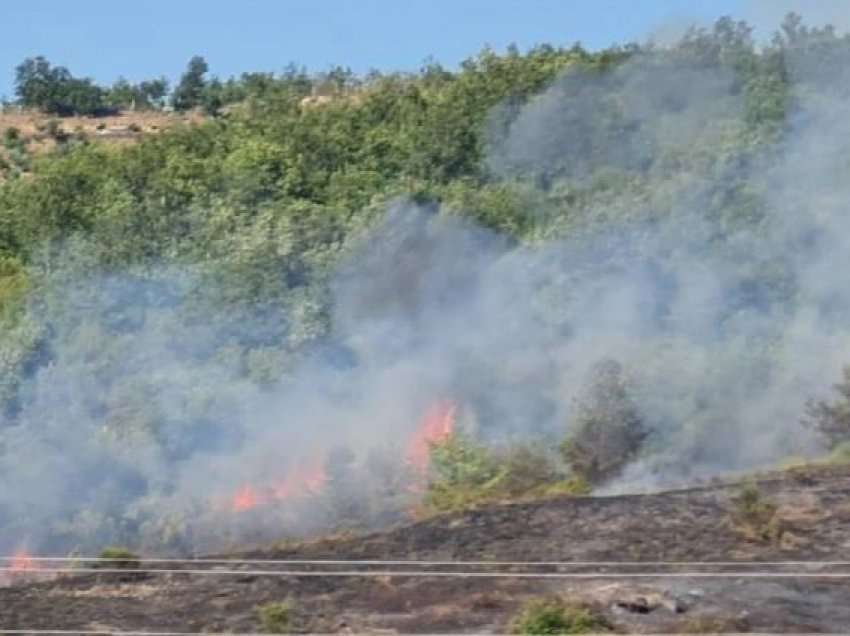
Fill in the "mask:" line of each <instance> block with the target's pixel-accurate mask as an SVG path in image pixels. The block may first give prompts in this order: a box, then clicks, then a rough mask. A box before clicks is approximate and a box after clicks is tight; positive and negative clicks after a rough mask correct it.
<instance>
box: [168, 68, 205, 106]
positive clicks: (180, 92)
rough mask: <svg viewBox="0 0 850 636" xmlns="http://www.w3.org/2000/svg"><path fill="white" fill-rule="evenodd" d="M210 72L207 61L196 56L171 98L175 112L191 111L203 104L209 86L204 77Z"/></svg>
mask: <svg viewBox="0 0 850 636" xmlns="http://www.w3.org/2000/svg"><path fill="white" fill-rule="evenodd" d="M207 71H209V66H208V65H207V62H206V60H204V58H203V57H201V56H200V55H196V56H195V57H193V58H192V59H191V60H189V64H188V66H187V67H186V72H185V73H183V75H182V76H181V77H180V82H179V83H178V84H177V86H176V87H175V89H174V93H173V94H172V96H171V103H172V105H173V106H174V109H175V110H181V111H182V110H190V109H192V108H196V107H198V106H200V105H201V104H202V100H203V97H204V88H205V87H206V85H207V82H206V80H205V79H204V75H206V73H207Z"/></svg>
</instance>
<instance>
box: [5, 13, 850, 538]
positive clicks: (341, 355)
mask: <svg viewBox="0 0 850 636" xmlns="http://www.w3.org/2000/svg"><path fill="white" fill-rule="evenodd" d="M847 62H850V37H848V36H845V35H840V34H838V33H836V31H835V29H833V28H831V27H829V26H824V27H811V26H807V25H806V24H805V22H804V21H803V19H802V18H800V16H797V15H795V14H789V15H788V16H787V17H786V18H785V20H784V22H783V23H782V24H781V25H780V26H779V28H778V29H777V30H776V32H775V34H774V35H773V37H772V38H771V39H770V40H769V41H768V42H766V43H757V42H755V40H754V38H753V32H752V28H751V27H750V26H749V25H747V24H745V23H743V22H738V21H735V20H733V19H731V18H722V19H720V20H718V21H717V22H716V23H715V24H714V25H713V27H711V28H693V29H691V30H689V31H688V32H687V33H686V34H685V35H684V36H683V37H682V38H681V39H680V40H679V41H678V42H676V43H675V44H671V45H667V46H659V45H651V44H624V45H622V46H617V47H612V48H609V49H606V50H601V51H588V50H586V49H585V48H583V47H582V46H580V45H578V44H576V45H572V46H567V47H559V46H551V45H545V44H543V45H538V46H536V47H534V48H531V49H529V50H527V51H520V50H519V49H518V48H516V47H511V48H509V49H508V50H506V51H503V52H497V51H493V50H489V49H485V50H482V51H481V52H480V53H478V54H477V55H474V56H472V57H470V58H469V59H467V60H466V61H464V62H463V63H462V64H461V65H460V66H459V68H457V69H447V68H444V67H442V66H440V65H439V64H437V63H432V62H428V63H426V64H424V65H423V67H422V68H421V69H420V70H419V71H418V72H414V73H383V72H377V71H376V72H373V73H370V74H368V75H366V76H357V75H355V74H353V73H351V72H350V71H347V70H346V69H344V68H343V67H339V68H336V69H332V70H330V71H329V72H327V73H321V74H308V73H307V72H305V71H303V70H300V69H299V68H298V67H297V66H294V65H290V66H288V67H286V68H285V70H283V71H282V72H280V73H250V72H249V73H245V74H243V75H242V76H240V77H235V78H230V79H226V80H221V79H219V78H216V77H212V78H210V77H209V76H208V68H207V65H206V63H205V62H204V60H203V58H201V57H197V58H193V60H192V61H191V62H190V63H189V66H188V68H187V71H186V74H185V75H184V76H183V78H182V79H181V81H180V82H179V83H178V84H177V85H176V86H175V88H174V90H173V91H170V92H169V89H168V83H167V82H166V81H165V80H163V79H155V80H150V81H147V82H142V83H140V84H138V85H133V84H130V83H129V82H127V81H126V80H121V81H120V82H118V83H116V85H114V86H112V87H99V86H97V85H96V84H94V83H93V82H92V81H91V80H87V79H80V78H77V77H75V76H73V75H71V73H70V72H69V71H68V70H67V69H65V68H63V67H56V66H52V65H51V64H50V62H48V61H47V60H45V59H44V58H33V59H30V60H26V61H25V62H23V63H22V64H21V65H20V66H19V67H18V68H17V71H16V79H17V88H18V92H17V98H18V104H19V106H20V107H23V108H28V109H35V110H40V111H43V112H44V113H45V114H46V115H49V116H55V117H57V118H58V120H57V121H58V122H59V125H61V121H62V119H61V118H62V117H63V116H66V115H72V114H73V115H91V116H97V115H98V114H102V113H106V112H111V111H114V110H116V109H117V110H123V109H127V108H130V107H132V108H136V109H145V108H150V109H162V108H164V107H166V106H167V105H169V106H168V107H169V108H173V109H174V110H176V111H181V110H188V109H200V110H201V111H203V113H204V118H203V121H202V122H200V123H193V124H187V125H180V126H175V127H174V128H171V129H169V130H166V131H163V132H160V133H158V134H154V135H146V136H144V137H143V138H142V139H141V140H139V141H138V143H133V144H127V145H120V146H110V145H105V144H101V143H98V142H97V140H96V139H90V138H87V137H86V136H85V135H64V136H62V137H61V138H60V139H59V140H58V142H57V145H56V147H55V149H53V150H52V151H51V152H49V153H42V154H38V153H31V152H29V151H28V146H27V144H28V142H27V139H26V138H22V137H21V135H20V134H19V132H18V131H16V130H12V129H7V130H5V131H0V134H2V146H3V148H2V151H0V325H2V330H0V483H2V484H4V488H3V490H2V492H0V547H2V548H3V549H6V550H7V552H6V553H9V551H14V550H16V549H28V550H39V549H46V548H52V549H54V550H58V551H61V550H64V551H72V550H80V551H83V552H91V551H92V550H98V549H100V548H102V547H104V546H107V545H126V546H128V547H133V548H138V547H140V546H142V547H144V548H145V549H147V550H150V551H166V552H167V551H184V552H189V551H194V550H203V549H216V548H220V547H222V546H226V545H230V544H231V543H233V542H240V541H252V540H262V539H268V538H280V537H284V536H288V535H290V534H292V535H297V534H303V533H306V532H316V531H327V530H351V529H353V530H359V529H364V528H372V527H378V526H383V525H386V524H388V523H392V522H394V521H398V520H399V519H405V518H409V517H410V516H411V515H412V516H414V517H415V516H416V515H423V514H432V513H434V512H440V511H443V510H451V509H456V508H459V507H465V506H468V505H475V503H476V502H480V501H485V500H488V501H489V500H504V499H510V498H515V497H523V496H550V495H552V496H554V495H561V494H581V493H586V492H589V491H591V490H592V491H595V492H600V493H605V492H623V491H628V490H630V489H635V488H646V489H651V488H656V487H665V486H669V485H673V484H681V483H692V482H693V481H694V480H699V479H707V478H710V477H713V476H715V475H718V474H723V473H724V472H726V471H747V470H755V469H759V468H763V467H766V466H775V465H778V464H780V463H782V462H787V461H803V460H806V461H814V460H815V459H816V458H820V457H823V456H824V455H825V454H826V453H829V452H832V454H833V455H832V456H833V457H838V456H841V455H842V453H843V455H847V452H846V446H843V445H844V444H846V442H848V441H850V389H848V388H847V387H848V386H850V375H845V376H843V377H842V368H843V366H844V364H846V363H848V362H850V350H848V348H847V347H848V345H850V289H846V282H845V281H844V279H843V278H842V276H843V275H844V271H846V270H845V268H844V267H843V266H844V265H847V264H850V263H848V256H847V255H848V254H850V250H848V249H847V248H848V247H850V225H848V222H847V220H846V219H847V218H848V217H847V214H846V206H847V201H848V200H850V199H848V198H847V195H848V194H850V179H847V176H848V173H847V171H848V167H850V142H848V141H847V140H848V139H850V137H848V135H847V134H846V133H847V132H850V131H848V130H847V128H848V127H850V118H848V117H847V115H848V114H850V101H848V97H850V96H848V94H847V93H848V89H847V87H848V86H850V83H848V82H847V80H848V76H847V74H848V71H847V70H846V69H848V68H850V65H848V64H847ZM836 382H841V383H842V384H841V385H840V386H839V389H843V390H841V391H839V392H838V393H837V394H836V393H834V392H833V391H832V385H833V384H835V383H836ZM423 449H424V450H423ZM423 453H425V454H426V455H428V458H426V459H424V460H423V459H422V458H421V455H422V454H423ZM422 472H425V473H427V475H426V476H424V477H422V475H420V473H422ZM246 484H248V485H246ZM6 485H9V487H8V488H6V487H5V486H6ZM294 491H298V492H295V494H294V495H293V494H292V493H293V492H294Z"/></svg>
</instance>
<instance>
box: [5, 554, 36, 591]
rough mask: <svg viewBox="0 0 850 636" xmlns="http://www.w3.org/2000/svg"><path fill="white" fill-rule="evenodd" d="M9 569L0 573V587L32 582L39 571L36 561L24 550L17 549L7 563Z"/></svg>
mask: <svg viewBox="0 0 850 636" xmlns="http://www.w3.org/2000/svg"><path fill="white" fill-rule="evenodd" d="M7 567H8V568H9V569H8V571H6V572H0V587H3V586H6V585H12V584H14V583H16V582H27V581H31V580H33V578H34V576H35V575H36V574H37V573H38V572H39V571H40V570H41V566H40V565H39V563H38V561H36V560H35V558H34V557H33V556H32V555H31V554H30V553H29V552H28V551H27V550H25V549H19V550H18V551H17V552H15V553H14V554H13V555H12V558H11V559H10V560H9V562H8V566H7Z"/></svg>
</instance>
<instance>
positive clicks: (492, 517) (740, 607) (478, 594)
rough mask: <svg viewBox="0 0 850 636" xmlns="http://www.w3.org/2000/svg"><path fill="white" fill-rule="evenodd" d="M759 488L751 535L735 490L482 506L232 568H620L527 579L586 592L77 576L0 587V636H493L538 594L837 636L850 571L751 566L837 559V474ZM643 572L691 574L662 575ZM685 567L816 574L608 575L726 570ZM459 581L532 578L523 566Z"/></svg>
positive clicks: (849, 613)
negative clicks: (277, 632)
mask: <svg viewBox="0 0 850 636" xmlns="http://www.w3.org/2000/svg"><path fill="white" fill-rule="evenodd" d="M759 487H760V489H761V491H762V492H763V493H764V495H765V497H766V498H767V499H768V500H770V501H772V502H775V504H776V505H777V508H776V512H775V515H774V516H773V517H772V518H770V519H768V518H767V517H765V518H764V519H758V520H756V521H754V522H750V521H749V520H748V518H746V517H742V516H741V508H740V506H739V505H738V504H737V503H736V497H737V496H738V494H739V493H740V485H728V484H727V485H717V486H711V487H703V488H695V489H689V490H680V491H674V492H665V493H658V494H649V495H628V496H612V497H581V498H557V499H550V500H546V501H537V502H531V503H516V504H504V505H499V506H489V507H486V508H482V509H479V510H473V511H468V512H464V513H458V514H452V515H445V516H440V517H435V518H431V519H428V520H425V521H421V522H418V523H415V524H411V525H407V526H404V527H399V528H395V529H391V530H388V531H386V532H381V533H375V534H371V535H368V536H363V537H357V538H345V539H339V538H337V539H325V540H320V541H314V542H310V543H303V544H300V545H292V546H286V547H281V548H277V549H271V548H269V549H265V550H255V551H252V552H247V553H244V554H240V555H239V557H241V558H250V559H293V558H299V559H398V560H414V559H415V560H429V561H434V560H447V561H450V560H467V561H469V560H476V561H479V560H480V561H496V560H498V561H536V562H544V561H545V562H553V561H571V562H576V561H622V562H628V564H624V565H619V566H613V565H612V566H608V567H607V570H606V569H600V568H599V567H590V566H577V565H576V566H571V567H569V568H567V567H565V566H557V565H552V564H550V565H547V566H539V567H537V568H535V569H534V572H545V573H550V574H551V573H557V572H566V571H570V572H579V571H580V572H588V573H589V572H593V573H595V574H599V577H598V578H590V579H578V580H577V579H569V578H565V579H556V578H549V579H529V578H447V577H446V578H428V577H412V576H404V575H394V576H389V575H386V576H376V577H371V578H331V577H299V576H264V575H262V574H259V573H257V572H255V571H251V570H257V569H262V567H261V566H231V567H228V569H231V570H232V569H235V568H237V567H238V568H241V569H243V570H245V571H244V572H243V573H240V574H239V575H236V576H234V575H227V576H198V575H192V574H186V573H171V574H146V573H128V574H114V573H90V574H88V573H87V574H80V575H73V576H68V577H66V578H62V579H58V580H54V581H50V582H42V583H35V584H28V585H20V584H19V585H15V586H12V587H9V588H5V589H0V633H2V631H3V629H66V630H74V629H104V630H116V631H117V630H120V631H131V630H144V631H184V632H185V631H211V632H212V631H231V632H251V631H258V630H260V624H259V620H258V616H257V611H256V608H257V606H259V605H262V604H264V603H268V602H273V601H283V600H288V601H289V602H290V603H291V605H292V607H293V611H294V615H295V618H294V620H295V628H296V629H298V630H301V631H308V630H309V631H314V632H340V631H347V632H352V631H354V632H381V633H395V632H398V633H403V632H407V633H409V632H420V633H435V632H453V633H458V632H479V633H480V632H496V633H499V632H504V631H505V630H506V626H507V624H508V622H509V620H510V617H511V616H512V615H513V614H514V613H515V612H516V611H517V609H518V608H519V607H520V606H521V605H522V604H523V603H524V602H525V601H527V600H528V599H530V598H534V597H540V596H559V597H562V598H563V599H565V600H566V601H568V602H576V603H585V604H589V605H590V606H592V607H593V608H595V610H596V611H598V612H599V613H601V614H602V615H604V616H605V618H606V620H607V621H608V623H609V624H610V625H611V628H612V629H613V630H615V631H617V632H620V633H653V632H654V633H658V632H666V633H673V632H679V633H681V632H690V633H695V632H710V631H727V632H746V631H753V632H762V633H764V632H774V633H781V632H797V633H799V632H833V633H834V632H842V631H845V632H846V631H847V629H848V626H850V578H847V579H842V578H828V577H826V576H822V575H824V574H827V573H830V572H831V573H835V572H850V567H847V568H844V569H841V568H840V567H839V566H832V567H830V568H825V567H820V568H818V567H814V566H783V567H779V566H775V565H763V566H757V565H752V562H753V561H760V562H770V561H786V562H787V561H797V560H799V561H825V560H841V559H842V558H847V557H846V556H845V555H850V550H848V548H850V468H847V467H842V468H818V469H800V470H795V471H791V472H787V473H783V474H775V475H769V476H766V477H764V478H763V479H761V480H760V481H759ZM231 556H232V555H231ZM652 561H667V562H669V561H685V562H688V564H682V565H677V566H672V565H667V566H659V565H656V564H651V563H649V562H652ZM697 561H739V562H742V563H749V564H750V565H739V566H726V568H725V570H726V571H730V570H731V571H735V572H739V571H741V570H742V569H745V568H746V569H747V571H748V572H751V573H759V572H762V571H770V572H785V573H798V572H801V571H806V572H809V573H811V574H817V576H814V577H810V578H798V577H796V576H792V577H788V578H767V577H762V576H760V575H759V576H751V577H740V576H730V577H727V578H697V577H689V576H678V577H657V576H648V577H647V578H627V577H624V576H622V575H621V572H625V571H627V572H634V573H656V572H658V571H659V568H661V567H664V568H665V571H667V572H676V573H679V574H682V573H689V572H690V573H692V572H695V571H702V572H713V573H718V572H722V571H724V569H723V568H717V567H712V568H707V567H706V566H702V567H700V566H698V565H694V564H693V562H697ZM278 567H280V566H278ZM307 567H309V566H304V567H302V568H300V569H306V568H307ZM326 567H327V568H329V569H332V568H333V567H337V566H326ZM339 567H342V566H339ZM376 568H377V569H381V570H387V569H392V567H391V566H381V567H377V566H376ZM342 569H350V568H346V567H342ZM396 569H397V570H398V569H401V570H407V571H409V570H411V569H413V568H412V566H403V565H401V566H397V567H396ZM451 569H452V567H451V566H445V567H443V568H442V569H437V570H438V571H449V570H451ZM454 569H458V568H454ZM462 569H465V570H472V569H475V570H477V571H498V572H527V571H529V570H528V568H527V567H525V568H523V567H520V566H500V567H499V568H498V569H495V568H492V567H491V568H487V567H484V566H476V567H475V568H473V567H471V566H470V567H466V568H462Z"/></svg>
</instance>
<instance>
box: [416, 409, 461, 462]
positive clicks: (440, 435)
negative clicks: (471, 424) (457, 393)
mask: <svg viewBox="0 0 850 636" xmlns="http://www.w3.org/2000/svg"><path fill="white" fill-rule="evenodd" d="M456 413H457V405H456V404H454V403H453V402H450V401H448V400H442V401H439V402H436V403H434V404H432V405H431V407H430V408H429V409H428V410H427V411H426V412H425V415H424V416H423V418H422V419H421V420H420V422H419V426H418V427H417V429H416V432H414V433H413V436H412V437H411V439H410V442H409V443H408V447H407V458H408V461H409V462H410V465H411V466H412V467H413V469H414V470H415V471H416V472H417V473H419V474H420V475H425V474H426V473H427V472H428V466H429V465H430V463H431V446H432V445H433V444H437V443H439V442H442V441H444V440H445V439H446V438H447V437H448V436H449V435H451V434H452V432H453V431H454V427H455V415H456Z"/></svg>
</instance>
